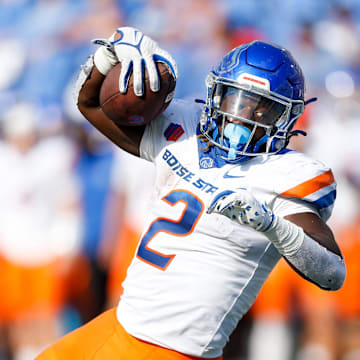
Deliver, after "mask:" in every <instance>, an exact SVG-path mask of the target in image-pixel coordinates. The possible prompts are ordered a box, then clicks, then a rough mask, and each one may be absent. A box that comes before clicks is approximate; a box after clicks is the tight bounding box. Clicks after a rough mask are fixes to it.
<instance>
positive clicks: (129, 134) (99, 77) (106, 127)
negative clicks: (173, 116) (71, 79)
mask: <svg viewBox="0 0 360 360" xmlns="http://www.w3.org/2000/svg"><path fill="white" fill-rule="evenodd" d="M89 61H90V62H91V61H92V59H90V60H89ZM90 66H91V70H90V73H89V74H88V76H87V78H86V80H85V82H84V83H83V84H82V86H81V89H80V91H79V95H78V102H77V105H78V108H79V110H80V112H81V113H82V114H83V115H84V117H85V118H86V119H87V120H88V121H89V122H90V123H91V124H92V125H94V126H95V127H96V128H97V129H98V130H99V131H100V132H101V133H102V134H103V135H105V136H106V137H107V138H109V139H110V140H111V141H112V142H113V143H114V144H115V145H117V146H119V147H120V148H121V149H123V150H125V151H127V152H129V153H131V154H134V155H136V156H139V147H140V141H141V138H142V135H143V133H144V130H145V126H136V127H135V126H134V127H130V126H118V125H115V123H114V122H113V121H112V120H110V119H109V118H108V117H107V116H106V115H105V113H104V112H103V111H102V109H101V107H100V103H99V93H100V88H101V84H102V82H103V81H104V78H105V76H104V75H103V74H102V73H100V71H99V70H98V69H97V68H96V66H93V65H90ZM82 71H83V70H82Z"/></svg>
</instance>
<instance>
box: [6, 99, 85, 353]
mask: <svg viewBox="0 0 360 360" xmlns="http://www.w3.org/2000/svg"><path fill="white" fill-rule="evenodd" d="M36 115H37V109H36V108H34V106H33V105H31V104H27V103H19V104H17V105H15V106H14V107H13V108H10V109H9V110H8V111H7V112H6V114H5V115H4V116H3V117H2V118H1V122H0V127H1V131H2V135H3V141H1V143H0V173H1V178H2V186H1V189H0V193H1V194H0V198H1V202H0V268H1V277H0V293H1V302H0V321H1V323H3V324H4V325H5V330H6V331H7V333H8V346H9V348H10V353H11V355H12V356H13V359H18V360H27V359H29V360H30V359H32V358H33V357H34V356H35V355H36V354H37V353H38V352H40V350H42V349H43V348H44V347H45V346H47V345H48V344H49V343H51V342H53V341H54V340H55V339H56V338H57V337H59V336H60V335H62V330H61V322H60V317H59V316H60V312H61V311H62V308H63V306H64V304H65V302H66V298H67V276H68V274H69V269H70V267H71V263H72V260H73V259H74V257H75V256H76V254H77V252H78V249H79V246H80V244H79V241H80V229H81V214H80V209H79V202H78V196H79V194H78V187H77V184H76V181H75V179H74V176H73V173H72V164H73V159H74V158H73V157H74V149H73V147H72V146H71V145H70V143H69V142H68V141H67V140H66V139H65V138H64V137H62V136H56V137H55V136H54V137H48V138H43V137H41V133H40V129H39V128H38V126H37V125H38V119H37V118H36Z"/></svg>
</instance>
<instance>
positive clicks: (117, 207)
mask: <svg viewBox="0 0 360 360" xmlns="http://www.w3.org/2000/svg"><path fill="white" fill-rule="evenodd" d="M80 116H81V115H80ZM68 131H69V134H70V136H71V137H72V138H73V139H74V140H75V144H76V146H77V157H76V162H75V169H74V170H75V175H76V177H77V179H78V181H79V188H80V193H81V197H80V201H81V207H82V212H83V219H84V220H83V224H84V227H83V239H82V253H81V259H79V261H78V272H77V273H78V274H79V276H80V274H81V276H82V278H83V279H84V283H86V286H85V287H83V289H82V291H75V292H74V293H73V297H72V299H71V302H72V305H73V306H74V307H75V309H76V310H77V311H78V313H79V315H80V317H81V321H82V323H85V322H87V321H89V320H91V319H92V318H94V317H95V316H97V315H98V314H99V313H100V312H102V311H103V310H104V307H105V305H106V301H107V300H106V295H107V294H106V283H107V278H108V270H109V266H110V261H111V257H112V251H113V250H110V251H108V250H107V249H108V248H110V249H111V248H112V246H113V245H114V243H115V238H116V236H117V234H118V232H119V228H121V225H122V218H123V215H122V213H123V207H124V204H123V201H122V200H121V198H120V196H117V194H116V193H115V191H114V189H113V185H112V182H111V178H112V173H113V171H114V165H115V161H114V148H113V147H112V145H111V144H110V143H109V142H107V141H106V139H105V138H104V137H103V136H102V135H101V134H100V133H99V132H98V131H96V129H95V128H93V127H91V126H90V125H89V124H88V123H86V122H85V120H84V119H83V118H82V117H81V118H79V119H78V120H77V121H72V122H70V123H69V124H68ZM114 197H116V199H113V198H114ZM105 243H106V244H105Z"/></svg>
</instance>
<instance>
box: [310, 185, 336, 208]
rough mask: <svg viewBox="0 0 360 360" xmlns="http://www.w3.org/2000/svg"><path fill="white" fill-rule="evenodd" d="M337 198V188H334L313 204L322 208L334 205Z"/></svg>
mask: <svg viewBox="0 0 360 360" xmlns="http://www.w3.org/2000/svg"><path fill="white" fill-rule="evenodd" d="M335 198H336V190H333V191H332V192H330V193H329V194H327V195H324V196H323V197H321V198H320V199H318V200H316V201H314V202H313V204H314V205H315V206H316V207H317V208H318V209H322V208H325V207H328V206H330V205H332V204H333V203H334V201H335Z"/></svg>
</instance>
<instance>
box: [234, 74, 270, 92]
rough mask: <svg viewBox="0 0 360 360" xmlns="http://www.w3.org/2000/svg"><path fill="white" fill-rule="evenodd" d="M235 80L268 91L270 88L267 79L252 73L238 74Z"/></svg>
mask: <svg viewBox="0 0 360 360" xmlns="http://www.w3.org/2000/svg"><path fill="white" fill-rule="evenodd" d="M237 81H238V82H239V83H240V84H246V85H252V86H256V87H259V88H262V89H265V90H268V91H269V90H270V82H269V80H268V79H264V78H261V77H259V76H255V75H252V74H247V73H243V74H240V76H239V78H238V79H237Z"/></svg>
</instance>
